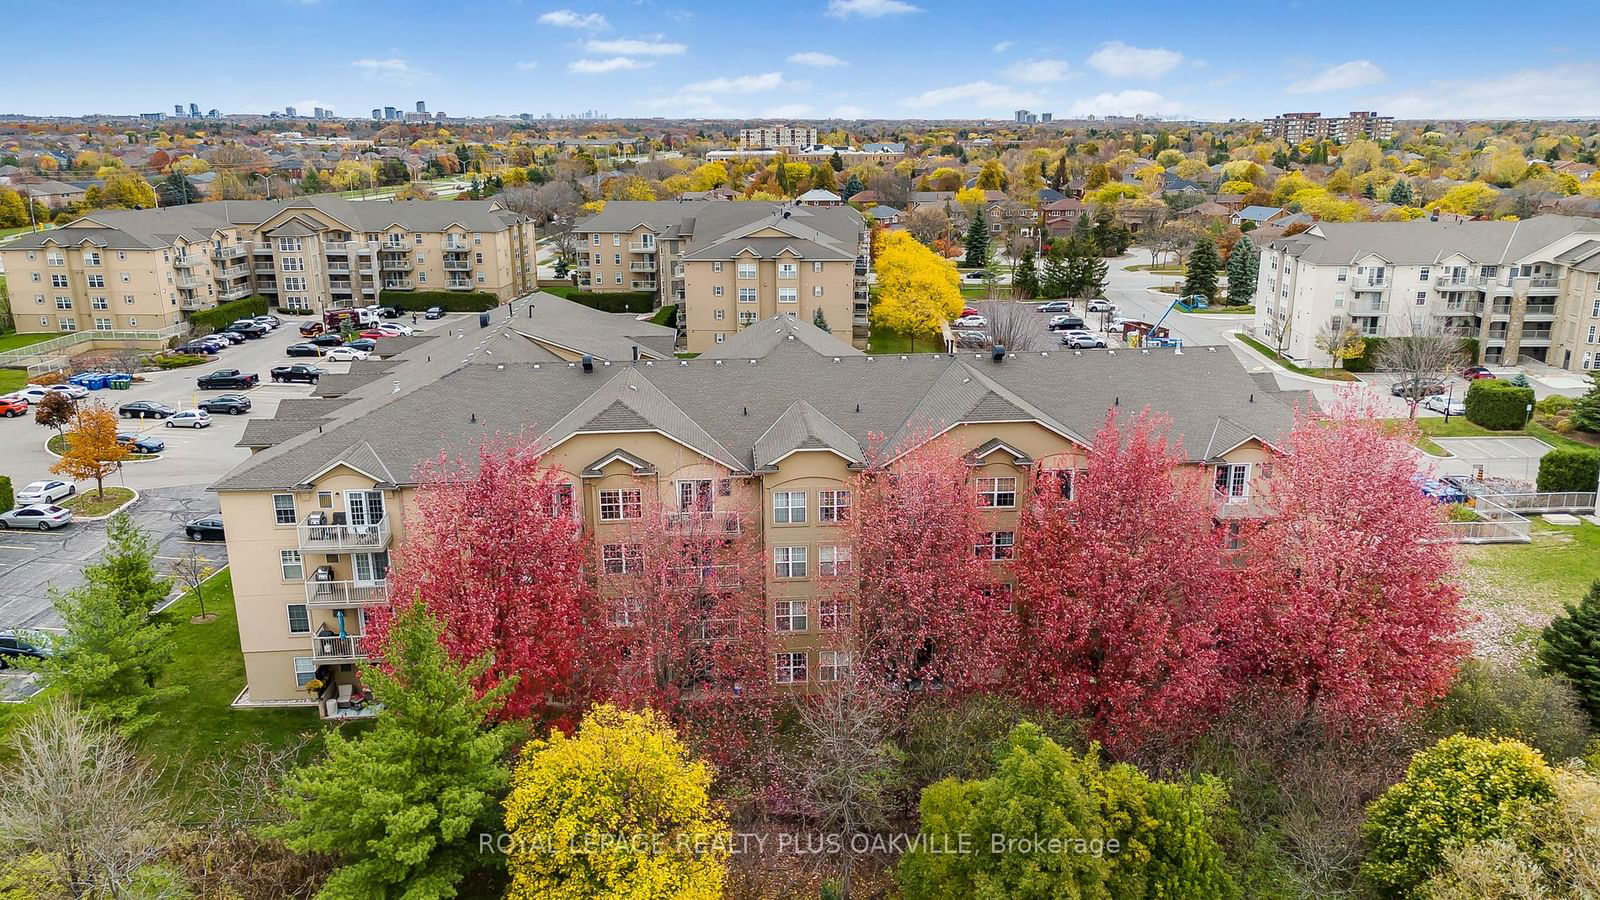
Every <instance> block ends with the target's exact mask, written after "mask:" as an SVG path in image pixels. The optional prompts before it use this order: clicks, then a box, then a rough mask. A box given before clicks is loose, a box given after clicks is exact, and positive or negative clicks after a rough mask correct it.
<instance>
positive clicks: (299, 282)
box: [283, 275, 306, 291]
mask: <svg viewBox="0 0 1600 900" xmlns="http://www.w3.org/2000/svg"><path fill="white" fill-rule="evenodd" d="M283 289H284V290H286V291H303V290H305V289H306V279H305V276H304V275H285V276H283Z"/></svg>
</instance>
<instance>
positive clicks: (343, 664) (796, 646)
mask: <svg viewBox="0 0 1600 900" xmlns="http://www.w3.org/2000/svg"><path fill="white" fill-rule="evenodd" d="M519 302H520V301H519ZM517 319H518V316H515V315H513V316H512V317H510V318H509V319H505V320H502V321H500V322H498V323H496V324H495V325H492V326H491V327H490V328H488V329H485V330H483V331H480V332H477V333H476V334H477V335H482V337H476V338H475V341H474V343H473V344H472V346H471V347H469V349H468V351H467V353H466V354H465V355H463V354H462V353H461V352H460V351H459V349H456V350H452V352H450V353H448V354H446V353H441V352H438V351H437V350H436V349H433V348H431V347H429V346H427V345H419V346H417V347H416V348H415V350H414V351H412V355H415V356H416V357H418V360H417V364H416V366H415V367H413V368H407V369H405V370H404V373H403V374H401V373H400V372H399V370H397V372H396V374H395V376H394V377H395V386H394V387H393V388H391V386H390V384H389V379H388V378H384V379H382V380H380V381H378V382H377V383H374V384H372V385H369V386H367V387H365V388H362V389H359V390H357V391H354V392H352V393H351V394H349V395H348V396H346V397H344V398H341V399H338V400H331V401H330V400H301V401H285V403H286V404H290V405H288V406H286V407H281V408H280V410H279V412H278V414H277V417H276V419H274V420H266V421H267V422H277V423H278V424H279V426H280V427H278V428H277V431H276V434H275V436H274V440H272V441H268V442H263V444H262V445H259V446H257V447H255V448H254V449H256V451H257V452H255V453H254V454H253V455H252V456H251V457H250V458H249V460H247V461H246V462H245V463H243V464H241V465H240V466H239V467H237V468H236V469H234V470H233V471H232V472H230V473H229V474H228V475H226V476H224V477H223V478H222V479H221V480H220V481H218V482H217V483H216V484H215V485H213V490H215V491H216V492H217V493H218V496H219V498H220V503H221V509H222V515H223V518H224V520H225V523H226V527H227V540H228V558H229V561H230V564H231V565H232V567H233V570H234V586H235V587H234V591H235V602H236V605H237V609H238V616H239V626H240V627H239V634H240V645H241V650H242V652H243V654H244V659H245V671H246V677H247V679H248V685H247V687H246V691H245V694H244V696H243V697H242V698H241V703H245V704H249V705H273V704H286V703H307V704H309V703H312V702H314V700H315V699H322V698H323V697H326V696H329V695H331V694H333V692H335V691H336V690H337V685H339V684H347V685H348V684H352V683H354V681H355V679H356V678H357V677H358V676H357V673H356V671H355V666H356V664H357V663H359V662H360V661H361V660H362V659H363V658H364V657H365V656H366V654H367V652H368V649H369V648H368V647H366V646H365V644H364V640H365V633H366V631H365V626H364V622H365V615H366V610H368V609H370V608H371V606H372V605H374V604H381V603H383V602H385V601H386V600H387V596H386V576H387V571H388V566H389V561H390V555H391V554H392V553H393V552H394V551H395V549H396V548H397V547H399V546H401V545H402V544H403V543H404V541H405V536H406V534H407V531H408V529H410V528H413V527H415V525H416V523H417V521H418V517H419V515H420V513H419V511H418V504H417V496H416V484H415V480H414V476H413V472H414V471H415V470H416V466H417V464H418V463H419V462H421V461H423V460H426V459H431V458H434V457H435V456H436V455H437V454H438V453H439V452H440V451H441V449H445V450H448V451H450V452H453V453H454V452H461V451H463V450H470V448H472V447H473V446H475V444H476V442H478V441H479V440H481V439H482V438H483V437H485V436H488V435H493V434H508V433H523V434H528V435H529V436H530V437H533V438H536V439H538V440H540V441H541V442H542V443H543V444H545V445H546V446H547V447H548V448H549V449H548V453H547V459H548V460H549V461H550V462H551V464H552V465H554V466H556V467H557V468H558V470H559V472H560V476H559V477H560V478H561V479H562V480H563V481H564V482H565V483H566V484H567V486H568V490H567V491H566V492H564V493H566V494H569V495H570V496H571V498H572V500H571V509H572V513H573V515H575V516H577V517H578V518H579V519H581V521H582V522H583V524H584V527H585V529H586V531H587V533H588V534H589V535H590V536H591V537H592V539H593V545H594V552H595V554H596V557H595V567H594V568H595V572H596V576H595V577H596V578H597V579H598V580H599V581H600V587H601V593H602V595H605V593H606V591H605V587H606V585H605V580H606V579H607V578H608V577H610V576H608V574H607V572H608V571H609V572H616V571H618V570H624V571H623V572H622V573H623V574H625V568H626V559H627V558H628V549H627V547H628V545H627V544H626V531H627V528H628V527H629V526H630V525H631V523H632V521H635V520H637V519H638V517H639V516H641V515H643V513H642V510H645V509H650V508H652V506H654V504H652V503H650V502H647V500H648V498H650V497H652V496H658V497H659V499H660V501H661V504H662V508H664V509H666V510H668V513H667V514H668V515H669V516H682V515H685V514H692V515H697V516H707V517H710V520H711V521H713V522H714V523H715V525H716V527H718V528H720V529H722V530H723V531H725V532H729V533H732V532H738V533H740V534H744V535H750V534H752V533H754V534H755V535H757V536H759V539H760V546H761V547H762V552H763V553H764V554H765V559H766V562H765V566H766V577H765V583H764V585H763V586H762V588H761V589H762V590H763V591H764V593H765V599H766V602H767V606H768V609H769V613H770V615H769V619H768V627H769V628H770V629H771V630H772V634H773V638H774V642H775V645H776V649H775V651H774V656H773V658H772V673H773V676H772V677H773V678H774V680H776V681H778V682H780V683H783V684H788V685H794V686H796V687H799V686H804V685H814V684H816V683H817V682H818V681H819V680H826V679H827V678H829V677H831V675H832V674H833V673H836V671H837V669H838V664H839V663H840V659H841V657H840V656H838V654H840V653H844V652H847V651H845V650H841V648H840V646H839V643H838V636H837V635H836V634H834V633H832V632H830V631H829V630H827V628H828V623H827V620H825V619H824V618H823V610H822V609H821V608H820V605H819V596H818V595H819V588H820V586H821V585H823V584H826V583H827V579H828V578H829V577H830V576H833V575H835V574H836V573H837V572H838V571H839V570H840V567H841V566H846V565H848V561H849V546H848V543H847V536H846V534H847V533H846V530H845V528H844V527H843V526H845V525H847V524H848V521H849V517H850V513H851V509H852V497H851V484H852V480H853V478H854V477H855V475H856V474H857V473H858V472H859V470H860V468H861V467H862V466H863V465H864V464H865V461H866V457H867V448H868V446H869V442H870V441H871V440H872V439H873V438H872V436H873V435H884V436H887V437H888V438H889V446H891V447H895V446H901V445H902V444H904V445H907V446H909V444H910V443H911V440H912V437H913V436H914V435H921V434H926V433H927V432H928V431H929V430H930V429H932V430H936V431H940V432H942V433H944V434H946V435H948V436H949V438H950V439H951V440H952V441H954V442H955V444H956V446H957V447H959V448H960V449H961V450H962V451H963V452H965V453H966V455H967V459H968V462H969V464H970V466H971V485H972V502H973V503H974V504H975V505H978V506H981V507H982V508H983V515H984V516H985V517H986V518H987V519H988V522H989V528H988V530H987V531H986V535H985V538H984V540H983V541H982V543H981V544H979V545H978V546H976V547H974V552H975V553H981V554H984V555H985V556H986V558H989V559H992V560H994V561H995V563H996V581H997V583H1005V581H1006V579H1007V578H1008V577H1009V576H1008V574H1007V572H1006V570H1005V561H1006V560H1007V559H1009V558H1010V547H1011V546H1013V544H1014V541H1015V537H1016V528H1017V520H1018V513H1019V506H1020V505H1021V504H1023V503H1025V502H1026V498H1027V496H1028V492H1029V491H1030V490H1031V489H1032V485H1033V483H1034V479H1035V478H1036V477H1037V476H1038V475H1039V474H1040V473H1041V472H1051V473H1058V472H1061V471H1072V470H1075V469H1078V468H1081V467H1082V466H1084V465H1085V464H1086V459H1087V457H1086V454H1087V452H1088V451H1087V447H1088V445H1089V443H1090V441H1091V439H1092V436H1093V434H1094V433H1095V431H1096V429H1097V428H1098V427H1099V426H1100V425H1101V424H1102V423H1103V421H1104V418H1105V415H1106V411H1107V410H1108V409H1111V408H1113V407H1117V406H1120V407H1121V408H1123V409H1127V410H1136V409H1140V408H1142V407H1145V406H1146V405H1149V406H1150V407H1151V408H1152V409H1154V410H1157V411H1159V412H1162V413H1164V414H1166V415H1168V416H1170V417H1171V419H1172V423H1173V429H1174V432H1175V436H1178V437H1181V438H1182V447H1183V448H1184V451H1185V452H1186V453H1187V454H1188V456H1187V463H1188V464H1190V465H1194V466H1201V467H1205V468H1206V469H1208V470H1210V471H1211V472H1213V473H1214V476H1213V477H1214V479H1215V482H1214V483H1215V484H1216V485H1217V486H1218V487H1217V494H1216V497H1217V503H1218V507H1217V509H1218V516H1219V519H1227V518H1231V517H1234V516H1237V515H1246V514H1250V511H1251V510H1252V509H1253V507H1252V505H1251V502H1250V501H1251V499H1252V498H1253V497H1258V496H1260V494H1261V493H1262V491H1263V490H1264V487H1265V485H1266V484H1267V479H1269V478H1270V465H1269V461H1270V459H1271V445H1272V444H1273V443H1274V442H1275V441H1277V440H1278V438H1279V436H1281V435H1282V434H1283V433H1284V432H1285V431H1286V430H1287V429H1288V428H1289V426H1290V424H1291V420H1292V404H1293V403H1294V402H1304V399H1305V397H1304V395H1303V394H1299V395H1296V394H1288V393H1280V392H1278V391H1277V390H1276V385H1275V384H1270V382H1271V378H1270V377H1266V378H1265V381H1266V382H1269V383H1268V384H1264V383H1263V382H1262V380H1261V379H1258V378H1255V377H1252V376H1250V375H1247V374H1246V373H1245V372H1244V371H1243V370H1242V369H1241V367H1240V366H1239V365H1238V363H1237V361H1236V360H1234V358H1233V356H1232V354H1230V353H1228V352H1226V350H1223V351H1221V352H1214V351H1215V350H1216V348H1186V349H1184V350H1183V351H1182V352H1177V353H1175V352H1171V351H1159V350H1157V351H1150V352H1148V353H1132V352H1115V353H1082V352H1078V353H1074V352H1045V353H1028V354H1011V355H1008V356H1004V357H1003V358H1000V359H995V358H993V357H992V356H991V355H990V354H988V353H978V354H959V355H948V354H914V355H906V356H899V355H896V356H890V357H881V356H880V357H874V356H868V355H865V354H862V353H859V352H857V351H854V350H853V349H852V348H850V347H849V346H848V344H846V343H844V342H843V341H840V340H839V339H838V338H835V337H833V336H832V335H829V334H826V333H824V332H821V331H819V330H818V329H816V328H813V327H812V326H810V325H808V324H807V323H805V322H802V321H798V320H792V319H790V318H789V317H788V316H783V315H780V316H776V317H773V318H771V319H767V320H765V321H763V322H760V323H757V324H756V325H754V326H752V327H749V328H746V329H744V330H743V331H740V332H738V333H737V334H735V335H734V336H732V337H730V338H729V339H728V340H727V341H725V342H723V343H722V344H721V345H718V346H717V347H715V348H713V349H712V350H710V351H708V352H707V353H706V354H705V355H704V356H701V357H699V358H696V359H691V360H671V359H668V360H640V361H638V362H631V361H621V362H611V361H601V360H594V361H593V362H592V363H591V365H589V366H587V367H586V366H585V365H584V364H583V362H582V361H570V360H560V359H555V360H552V359H550V358H549V357H547V356H543V355H539V353H538V352H537V348H534V347H533V345H532V344H531V343H530V342H526V341H520V340H518V339H517V337H516V335H515V334H514V329H515V327H516V322H517ZM434 340H436V341H454V339H452V338H448V337H447V338H436V339H434ZM491 349H492V350H493V353H492V354H491V353H488V352H486V351H488V350H491ZM530 354H531V355H530ZM423 357H426V359H425V361H424V359H423ZM1064 384H1070V385H1072V386H1073V388H1072V390H1070V391H1066V390H1061V387H1060V386H1061V385H1064ZM1197 384H1202V385H1205V390H1204V391H1200V392H1196V391H1195V390H1194V389H1193V386H1194V385H1197ZM307 404H315V405H316V408H315V409H314V410H309V409H308V410H301V409H299V408H297V406H298V405H307ZM421 421H426V422H428V423H429V424H428V427H427V428H418V427H417V423H418V422H421ZM257 424H263V423H252V425H257ZM706 505H709V509H707V508H706ZM674 510H675V511H676V512H673V511H674ZM608 562H609V563H612V564H613V565H611V566H608V565H607V563H608ZM625 622H626V617H625V616H619V623H618V624H619V627H627V626H626V624H625ZM312 679H318V680H320V681H322V682H323V684H324V688H323V694H322V696H321V697H318V698H313V697H311V696H310V695H308V693H307V691H306V685H307V684H309V683H310V682H311V680H312ZM324 709H325V706H324ZM338 714H339V713H338V711H337V710H335V715H338Z"/></svg>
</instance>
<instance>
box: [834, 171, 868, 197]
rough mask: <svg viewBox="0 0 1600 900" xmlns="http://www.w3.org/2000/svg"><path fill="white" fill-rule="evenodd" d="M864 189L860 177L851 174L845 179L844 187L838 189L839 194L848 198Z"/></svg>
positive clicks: (864, 186)
mask: <svg viewBox="0 0 1600 900" xmlns="http://www.w3.org/2000/svg"><path fill="white" fill-rule="evenodd" d="M866 189H867V186H866V185H864V184H862V183H861V179H860V178H857V177H856V176H854V175H851V176H850V177H849V178H847V179H845V182H844V187H843V188H841V189H840V190H839V196H840V197H843V198H844V199H846V200H849V199H850V198H851V197H854V196H855V195H857V194H859V193H861V192H862V191H864V190H866Z"/></svg>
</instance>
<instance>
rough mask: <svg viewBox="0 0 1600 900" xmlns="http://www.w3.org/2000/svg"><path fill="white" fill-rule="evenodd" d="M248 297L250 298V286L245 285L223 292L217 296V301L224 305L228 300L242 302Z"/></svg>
mask: <svg viewBox="0 0 1600 900" xmlns="http://www.w3.org/2000/svg"><path fill="white" fill-rule="evenodd" d="M248 296H250V285H248V284H246V285H243V286H241V287H236V288H231V289H229V290H226V291H223V292H222V293H220V294H218V295H217V301H218V302H220V303H226V302H228V301H229V300H243V299H244V298H246V297H248Z"/></svg>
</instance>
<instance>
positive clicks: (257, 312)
mask: <svg viewBox="0 0 1600 900" xmlns="http://www.w3.org/2000/svg"><path fill="white" fill-rule="evenodd" d="M266 314H267V298H265V297H263V296H261V295H260V294H255V295H252V296H249V297H245V298H243V299H240V300H234V301H233V302H231V303H224V304H222V305H221V306H218V307H217V308H216V309H207V310H202V311H200V312H197V313H190V314H189V324H190V325H194V326H197V327H205V328H210V329H211V330H212V331H221V330H222V329H224V328H227V327H228V326H229V325H232V324H233V323H234V322H236V321H238V320H239V319H249V318H252V317H254V316H264V315H266Z"/></svg>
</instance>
